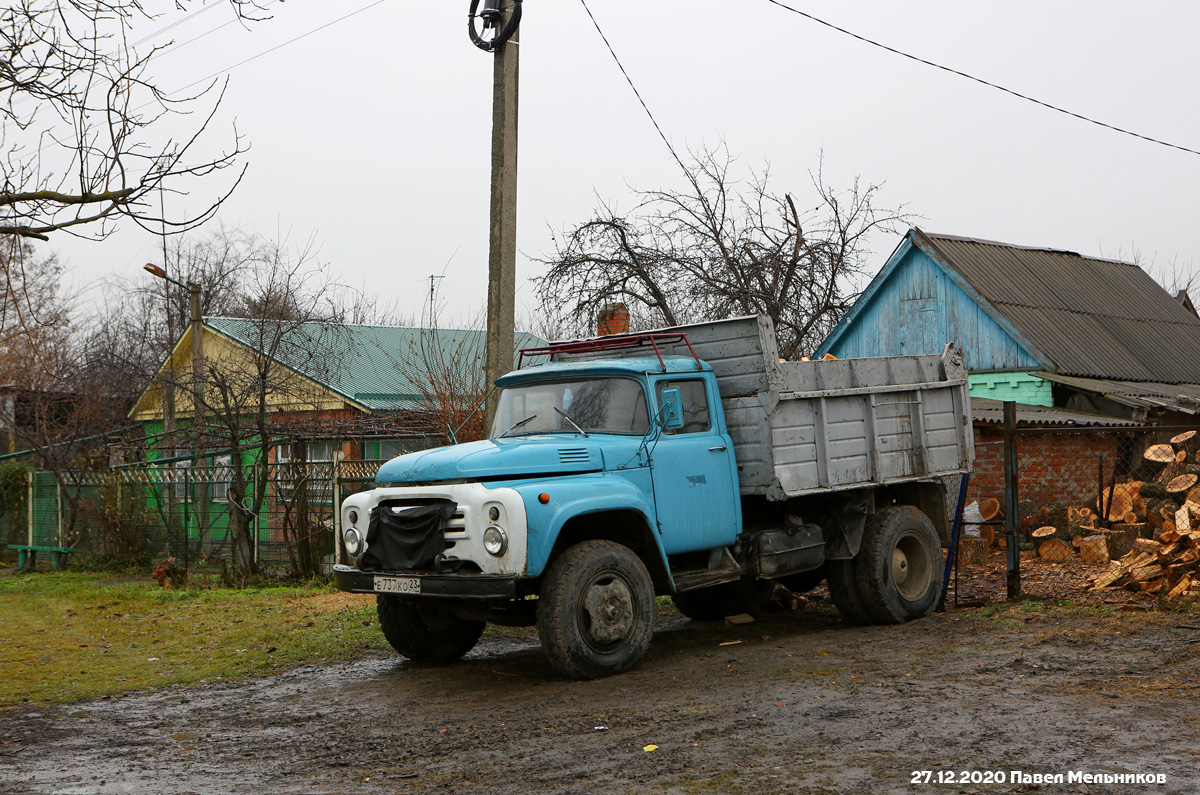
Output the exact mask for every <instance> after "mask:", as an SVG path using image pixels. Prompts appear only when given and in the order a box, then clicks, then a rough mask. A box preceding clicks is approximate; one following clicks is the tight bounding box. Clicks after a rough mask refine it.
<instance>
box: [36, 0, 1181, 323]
mask: <svg viewBox="0 0 1200 795" xmlns="http://www.w3.org/2000/svg"><path fill="white" fill-rule="evenodd" d="M212 2H213V4H215V5H216V6H217V7H215V8H213V9H211V10H208V11H204V12H203V13H199V14H194V15H192V16H191V17H189V18H187V19H186V21H184V22H183V23H182V24H180V25H178V26H176V27H174V28H173V29H172V30H170V31H169V32H168V33H167V34H165V35H163V36H161V37H159V38H158V39H157V40H156V43H160V44H161V43H165V42H167V41H170V40H172V39H173V40H174V41H176V42H187V41H189V40H190V39H193V38H195V37H197V36H200V35H201V34H205V33H206V32H208V31H210V30H212V29H214V28H217V27H218V26H220V25H221V24H222V23H225V22H228V21H230V20H231V19H232V12H231V11H230V10H229V8H228V5H227V3H225V2H224V0H212ZM789 2H790V4H792V5H794V6H796V7H797V8H800V9H802V10H804V11H807V12H809V13H812V14H814V15H816V16H819V17H822V18H824V19H827V20H828V21H830V22H832V23H834V24H837V25H839V26H842V27H845V28H848V29H850V30H853V31H854V32H856V33H858V34H860V35H862V36H865V37H868V38H872V39H875V40H877V41H880V42H882V43H884V44H887V45H890V46H893V47H896V48H898V49H902V50H906V51H908V52H911V53H913V54H915V55H917V56H920V57H922V58H926V59H928V60H932V61H936V62H938V63H941V64H944V65H947V66H950V67H953V68H955V69H959V70H962V71H965V72H969V73H972V74H974V75H976V76H978V77H981V78H983V79H986V80H989V81H991V82H994V83H999V84H1001V85H1004V86H1006V87H1008V88H1011V89H1013V90H1015V91H1018V92H1021V93H1024V94H1028V95H1031V96H1034V97H1037V98H1039V99H1041V100H1043V101H1045V102H1048V103H1051V104H1055V105H1060V106H1063V107H1066V108H1068V109H1071V110H1073V111H1075V112H1077V113H1080V114H1083V115H1087V116H1092V117H1095V118H1097V119H1100V120H1103V121H1106V122H1108V123H1110V124H1113V125H1116V126H1120V127H1125V128H1129V129H1132V130H1135V131H1137V132H1140V133H1142V134H1145V135H1148V136H1152V137H1156V138H1161V139H1165V140H1167V141H1171V142H1174V143H1178V144H1180V145H1182V146H1187V147H1190V148H1194V149H1200V124H1198V120H1200V112H1198V109H1197V101H1196V97H1197V79H1196V78H1197V56H1196V44H1195V40H1196V35H1197V30H1200V3H1196V2H1194V0H1174V1H1164V2H1150V3H1143V4H1136V5H1130V4H1129V3H1117V2H1112V1H1111V0H1090V1H1089V2H1057V3H1046V2H1044V0H1038V1H1036V2H1035V1H1033V0H1010V2H1007V3H1003V4H997V3H963V2H961V0H938V1H936V2H934V1H929V2H916V3H897V2H894V1H892V2H889V1H888V0H840V1H839V2H832V1H831V0H820V1H818V0H789ZM590 5H591V8H592V11H593V13H594V14H595V15H596V17H597V20H598V21H599V23H600V25H601V26H602V27H603V28H604V30H605V33H607V35H608V37H609V39H610V41H611V42H612V45H613V47H614V48H615V50H616V52H617V55H618V56H619V57H620V58H621V59H622V61H623V62H624V64H625V67H626V69H627V70H628V71H629V73H630V76H631V77H632V78H633V80H634V82H635V83H636V84H637V86H638V88H639V89H640V90H641V92H642V95H643V97H644V98H645V99H646V102H647V103H648V105H649V106H650V109H651V110H652V111H653V112H654V114H655V116H656V117H657V119H658V121H659V123H660V124H661V125H662V128H663V130H664V132H665V133H666V135H667V136H668V137H669V138H670V139H671V141H672V143H673V144H674V145H675V146H676V147H677V148H679V149H680V150H685V149H686V148H688V147H692V148H696V147H699V146H702V145H715V144H718V143H720V142H722V141H724V142H725V143H726V144H727V146H728V147H729V149H730V151H731V152H732V153H733V154H734V155H735V156H736V157H737V158H738V159H739V163H740V164H741V165H742V166H745V167H755V168H761V167H762V165H763V164H764V163H768V162H769V163H770V165H771V168H772V174H773V183H774V186H775V188H776V189H778V190H780V191H785V190H786V191H789V192H792V193H793V194H794V195H796V196H797V197H798V203H799V204H800V205H801V206H803V205H804V204H805V203H807V201H808V199H809V197H810V196H811V185H810V180H809V176H808V172H809V171H810V170H812V169H815V168H816V166H817V163H818V158H819V156H820V154H821V153H822V152H824V164H825V176H826V179H827V181H829V182H830V183H831V184H833V185H834V186H846V185H848V184H849V182H850V181H851V180H852V179H853V177H854V176H855V175H859V176H860V177H861V178H862V179H863V180H864V181H865V182H882V183H885V187H884V189H883V190H882V192H881V193H880V195H879V202H880V203H881V204H883V205H886V206H897V205H904V206H905V208H906V209H907V210H908V211H909V212H910V213H913V214H914V215H916V216H919V219H918V220H917V223H918V225H920V226H922V227H923V228H925V229H927V230H929V231H934V232H941V233H948V234H956V235H964V236H972V237H981V238H987V239H992V240H1000V241H1004V242H1009V243H1016V244H1022V245H1033V246H1048V247H1054V248H1061V249H1069V250H1073V251H1078V252H1080V253H1083V254H1088V255H1103V256H1107V257H1112V258H1125V259H1128V258H1130V257H1131V256H1132V255H1133V254H1135V253H1136V254H1140V256H1141V258H1142V260H1143V261H1144V262H1150V263H1153V264H1154V266H1155V267H1156V268H1159V269H1164V268H1169V267H1170V266H1171V265H1172V264H1175V265H1176V266H1177V267H1178V268H1180V269H1182V270H1183V271H1188V272H1192V273H1195V272H1196V270H1197V269H1200V256H1198V255H1200V223H1197V218H1196V210H1197V201H1196V198H1195V190H1196V187H1197V186H1198V185H1200V156H1197V155H1194V154H1188V153H1186V152H1181V151H1178V150H1175V149H1169V148H1166V147H1163V146H1159V145H1156V144H1152V143H1148V142H1146V141H1142V140H1137V139H1134V138H1131V137H1129V136H1125V135H1121V134H1118V133H1115V132H1113V131H1111V130H1106V129H1102V128H1100V127H1097V126H1094V125H1091V124H1087V123H1084V122H1082V121H1079V120H1077V119H1072V118H1069V117H1067V116H1064V115H1062V114H1058V113H1054V112H1052V111H1049V110H1046V109H1045V108H1042V107H1038V106H1036V105H1033V104H1031V103H1028V102H1024V101H1021V100H1018V99H1016V98H1014V97H1012V96H1008V95H1005V94H1002V93H999V92H997V91H995V90H993V89H990V88H987V87H985V86H982V85H979V84H977V83H972V82H970V81H967V80H964V79H962V78H960V77H956V76H953V75H950V74H947V73H945V72H941V71H938V70H935V69H932V68H930V67H928V66H925V65H922V64H918V63H915V62H913V61H910V60H906V59H904V58H901V57H899V56H896V55H894V54H892V53H888V52H885V51H883V50H881V49H878V48H875V47H871V46H869V45H867V44H864V43H862V42H860V41H856V40H854V39H852V38H849V37H847V36H845V35H843V34H841V33H838V32H836V31H833V30H830V29H828V28H825V27H822V26H820V25H818V24H816V23H813V22H811V21H809V20H806V19H804V18H802V17H799V16H797V15H795V14H792V13H789V12H787V11H784V10H783V9H781V8H779V7H777V6H774V5H772V4H770V3H768V2H766V0H741V1H740V2H738V3H729V2H718V0H690V2H681V1H680V0H590ZM467 8H468V2H467V0H437V1H436V2H427V3H413V2H406V1H405V0H381V1H379V2H375V0H340V1H339V2H336V3H331V2H318V0H286V2H276V3H274V4H272V5H271V6H270V11H271V13H273V14H274V18H273V19H271V20H269V21H266V22H261V23H257V24H253V25H251V26H249V27H243V26H241V25H238V24H230V25H226V26H224V27H222V28H220V29H219V30H217V31H216V32H213V33H210V34H209V35H205V36H203V37H202V38H199V39H197V40H195V41H193V42H191V43H189V44H187V45H186V46H183V47H179V48H177V49H175V50H173V51H171V52H168V53H166V54H164V55H162V56H161V57H160V58H159V59H157V60H156V61H155V62H154V64H153V66H152V72H153V73H154V75H155V76H156V77H157V79H158V82H159V85H161V86H162V87H164V88H166V89H173V88H175V87H181V86H184V85H187V84H189V83H192V82H193V81H196V80H198V79H200V78H203V77H205V76H207V75H210V74H212V73H214V72H218V71H221V70H224V69H227V68H228V67H231V66H233V65H234V64H237V63H238V62H240V61H243V60H245V59H247V58H251V57H253V56H256V55H258V54H260V53H264V52H266V51H268V50H271V49H272V48H275V47H279V49H277V50H275V51H273V52H266V54H264V55H262V57H258V58H256V59H255V60H252V61H251V62H249V63H246V64H244V65H241V66H238V67H236V68H233V69H231V70H230V71H229V72H228V75H229V80H230V84H229V90H228V92H227V95H226V97H225V100H224V102H223V104H222V107H221V110H220V111H219V113H218V118H217V121H216V122H214V127H213V131H214V133H216V135H215V136H214V137H213V138H211V139H210V141H209V143H210V144H211V146H212V147H213V148H214V149H215V148H216V147H217V146H219V145H220V144H222V143H224V142H225V138H223V136H225V135H226V134H227V132H228V130H229V128H230V126H231V125H232V124H233V122H234V121H235V120H236V124H237V128H238V130H239V131H240V132H241V133H242V134H244V135H245V136H246V139H247V141H248V142H249V143H250V145H251V147H252V148H251V150H250V151H249V152H248V153H247V154H246V155H245V162H247V163H248V164H249V170H248V172H247V175H246V178H245V180H244V181H243V183H242V185H241V186H240V187H239V188H238V190H237V191H236V193H235V194H234V196H233V198H232V199H231V200H230V201H229V202H228V203H227V204H226V206H225V207H224V208H223V210H222V211H221V215H220V218H221V219H222V220H223V221H224V223H226V224H227V225H231V226H242V227H244V228H246V229H251V230H258V231H261V232H264V233H267V234H272V235H273V234H276V232H277V230H282V231H283V232H286V233H289V234H290V237H291V238H292V239H293V240H297V241H304V240H307V239H309V238H310V237H312V238H313V239H315V241H316V243H317V245H318V246H319V247H320V257H321V259H322V260H323V261H325V262H327V263H329V269H330V271H331V272H334V273H337V274H340V275H341V278H342V279H343V281H345V282H346V283H348V284H351V285H354V286H361V285H363V284H365V285H366V286H367V288H368V289H369V290H373V291H377V292H378V294H379V296H380V298H381V300H382V301H383V302H385V303H386V302H390V301H395V302H397V303H398V305H399V308H400V309H401V310H402V311H406V312H409V313H412V314H419V312H420V308H421V302H422V300H423V299H424V297H425V296H426V295H427V293H428V287H429V281H428V277H429V275H430V274H440V273H442V272H443V271H444V273H445V275H446V278H445V279H444V280H442V282H441V283H440V284H439V286H438V289H439V294H440V296H441V297H442V298H443V299H445V300H446V301H447V302H448V305H449V308H448V310H447V314H448V315H450V316H452V319H453V318H457V317H459V316H466V315H469V314H473V313H474V311H475V310H477V309H478V308H480V307H482V306H483V303H484V301H485V299H486V277H487V229H488V218H487V212H488V176H489V171H488V169H489V166H488V158H489V153H490V150H489V140H490V124H491V115H490V113H491V108H490V103H491V75H492V57H493V56H491V55H490V54H487V53H484V52H481V51H480V50H477V49H476V48H475V47H473V46H472V45H471V43H470V42H469V40H468V38H467V34H466V18H467ZM360 9H363V10H361V12H360V13H355V14H353V15H352V16H350V17H348V18H346V19H343V20H342V21H339V22H336V23H335V24H332V25H330V24H329V23H331V22H334V20H337V19H338V18H339V17H343V16H345V15H347V14H350V13H351V12H355V11H359V10H360ZM193 10H194V9H193ZM181 18H182V15H175V16H164V17H162V18H160V19H157V20H154V21H151V22H147V23H144V24H142V25H140V26H139V27H138V30H137V32H138V33H139V34H143V35H144V34H145V33H149V32H154V31H156V30H159V29H161V28H163V27H165V26H166V25H167V24H169V23H172V22H175V21H177V20H179V19H181ZM325 25H329V26H328V27H326V28H324V29H322V30H317V29H318V28H321V27H322V26H325ZM314 30H315V31H316V32H313V33H312V35H308V36H306V37H305V38H302V39H300V40H298V41H294V42H292V43H288V44H285V43H286V42H289V41H290V40H292V39H295V38H296V37H298V36H302V35H304V34H306V33H309V32H310V31H314ZM280 45H284V46H280ZM520 48H521V66H520V70H521V73H520V74H521V84H520V92H521V102H520V123H521V127H520V178H519V197H518V213H519V221H518V226H519V232H518V248H519V254H518V263H517V269H518V301H519V303H523V304H525V305H526V306H530V305H532V304H533V303H534V301H533V299H532V296H531V292H532V289H533V288H532V286H531V285H530V284H529V283H528V277H529V276H531V275H534V274H536V273H537V266H536V265H535V264H534V263H531V262H530V258H533V257H537V256H539V255H541V254H543V253H546V252H548V251H549V250H550V247H551V243H550V235H549V230H550V229H563V228H565V227H569V226H571V225H572V224H575V223H578V222H581V221H583V220H585V218H586V217H587V215H588V213H589V211H590V210H591V209H592V208H593V207H594V206H595V204H596V196H597V195H599V196H601V197H604V198H605V199H609V200H612V201H614V202H615V203H616V204H617V206H618V207H621V208H628V207H629V206H630V205H631V204H632V202H631V191H630V189H631V187H633V188H662V187H677V186H679V185H680V184H681V177H680V174H679V172H678V166H677V165H676V164H675V162H674V161H673V160H672V158H671V157H670V154H669V153H668V152H667V150H666V147H665V146H664V145H663V143H662V141H661V140H660V139H659V138H658V136H657V134H656V133H655V131H654V129H653V127H652V126H651V124H650V122H649V120H648V119H647V117H646V116H645V113H644V111H643V110H642V108H641V107H640V106H639V105H638V103H637V101H636V99H635V98H634V96H633V94H632V92H631V91H630V90H629V87H628V86H627V85H626V83H625V81H624V79H623V77H622V76H621V74H620V72H619V71H618V69H617V67H616V65H615V63H614V62H613V60H612V58H611V56H610V55H609V54H608V52H607V50H606V49H605V47H604V44H603V42H602V41H601V40H600V38H599V36H598V35H597V33H596V31H595V29H594V28H593V27H592V25H591V23H590V21H589V20H588V18H587V15H586V13H585V12H584V9H583V6H582V5H581V4H580V3H579V2H578V0H555V2H540V1H539V0H527V2H525V4H524V22H523V24H522V28H521V43H520ZM218 189H219V180H218V182H214V183H213V184H212V188H211V191H212V193H215V192H216V191H217V190H218ZM210 198H212V195H211V194H210V193H206V192H205V189H204V188H203V187H197V189H196V190H195V191H194V192H193V195H192V196H191V197H190V198H189V199H188V200H187V203H188V204H189V205H191V206H192V207H194V208H196V207H199V206H201V205H202V204H203V203H204V202H205V201H206V200H208V199H210ZM897 241H898V238H881V239H877V240H875V241H873V248H874V250H875V255H874V256H873V258H872V265H871V269H872V271H874V270H877V269H878V268H879V267H880V266H881V265H882V264H883V262H884V260H885V259H886V257H887V255H888V253H890V251H891V250H892V248H893V247H894V246H895V244H896V242H897ZM51 245H52V246H53V247H54V248H55V249H57V250H58V251H59V252H60V253H61V255H62V257H63V258H64V261H65V263H66V265H67V267H68V274H69V275H68V278H69V279H70V280H71V281H72V282H74V283H76V284H80V285H88V284H95V283H97V282H98V281H99V280H101V279H103V278H104V277H106V276H109V275H112V274H118V273H121V274H131V273H136V272H137V271H138V270H139V269H140V268H141V265H142V264H143V263H145V262H147V261H158V260H159V259H161V256H160V255H159V254H158V253H157V252H158V249H159V241H158V240H157V238H155V237H154V236H152V235H149V234H147V233H145V232H142V231H140V230H138V229H136V228H133V227H130V228H128V229H124V230H122V231H120V232H118V233H117V234H114V235H113V236H112V237H110V238H109V239H108V240H106V241H103V242H98V243H84V242H73V241H69V240H68V239H66V238H56V239H55V240H54V241H53V242H52V244H51Z"/></svg>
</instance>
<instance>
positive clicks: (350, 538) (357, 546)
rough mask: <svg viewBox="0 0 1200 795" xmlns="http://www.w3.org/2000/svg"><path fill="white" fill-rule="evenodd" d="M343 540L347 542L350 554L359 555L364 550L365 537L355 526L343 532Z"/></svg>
mask: <svg viewBox="0 0 1200 795" xmlns="http://www.w3.org/2000/svg"><path fill="white" fill-rule="evenodd" d="M342 541H343V542H344V543H345V544H346V552H347V553H348V554H350V555H357V554H358V553H359V552H361V551H362V545H363V538H362V536H361V535H360V534H359V532H358V530H356V529H355V528H353V527H348V528H346V532H344V533H342Z"/></svg>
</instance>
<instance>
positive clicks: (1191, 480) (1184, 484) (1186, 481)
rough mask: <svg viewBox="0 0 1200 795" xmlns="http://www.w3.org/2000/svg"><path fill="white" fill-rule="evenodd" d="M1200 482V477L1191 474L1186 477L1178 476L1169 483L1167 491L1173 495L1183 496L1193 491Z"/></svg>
mask: <svg viewBox="0 0 1200 795" xmlns="http://www.w3.org/2000/svg"><path fill="white" fill-rule="evenodd" d="M1198 480H1200V477H1198V476H1196V475H1194V474H1192V473H1190V472H1189V473H1187V474H1185V475H1177V476H1175V477H1173V478H1171V480H1170V481H1169V482H1168V483H1167V491H1168V492H1169V493H1171V494H1181V493H1184V492H1188V491H1191V488H1192V486H1195V485H1196V481H1198Z"/></svg>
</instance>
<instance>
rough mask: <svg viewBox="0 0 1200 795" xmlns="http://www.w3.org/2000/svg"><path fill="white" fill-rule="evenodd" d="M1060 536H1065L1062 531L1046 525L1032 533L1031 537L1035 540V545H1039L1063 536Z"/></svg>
mask: <svg viewBox="0 0 1200 795" xmlns="http://www.w3.org/2000/svg"><path fill="white" fill-rule="evenodd" d="M1060 534H1062V535H1065V533H1063V531H1060V530H1059V529H1058V528H1057V527H1055V526H1054V525H1045V526H1043V527H1039V528H1038V529H1037V530H1034V531H1033V532H1032V533H1030V537H1031V538H1033V543H1035V544H1037V543H1040V542H1042V541H1049V540H1050V539H1052V538H1061V537H1062V535H1060Z"/></svg>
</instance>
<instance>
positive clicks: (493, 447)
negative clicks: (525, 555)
mask: <svg viewBox="0 0 1200 795" xmlns="http://www.w3.org/2000/svg"><path fill="white" fill-rule="evenodd" d="M600 447H601V446H600V444H597V443H596V442H593V441H591V440H590V439H585V438H583V437H580V436H560V435H537V436H526V437H522V438H520V439H485V440H484V441H480V442H468V443H466V444H457V445H454V446H452V447H438V448H435V449H433V450H422V451H421V452H418V453H408V454H407V455H402V456H399V457H398V458H393V459H392V460H391V461H388V462H387V463H386V464H384V465H383V466H381V467H380V468H379V474H377V475H376V476H375V480H376V482H378V483H396V484H402V483H412V482H417V483H429V482H435V481H442V480H480V479H483V478H489V479H490V478H504V477H509V476H520V475H534V474H571V473H576V472H598V471H600V470H602V469H604V456H603V455H602V454H601V451H600Z"/></svg>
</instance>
